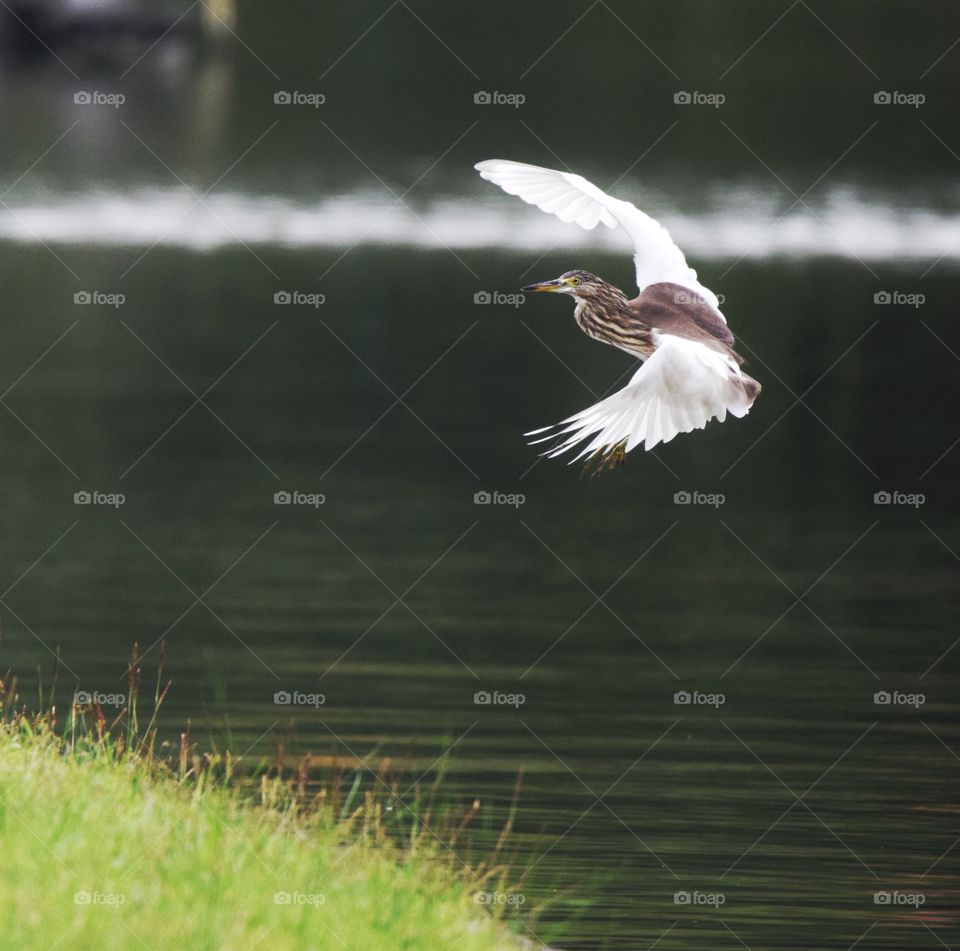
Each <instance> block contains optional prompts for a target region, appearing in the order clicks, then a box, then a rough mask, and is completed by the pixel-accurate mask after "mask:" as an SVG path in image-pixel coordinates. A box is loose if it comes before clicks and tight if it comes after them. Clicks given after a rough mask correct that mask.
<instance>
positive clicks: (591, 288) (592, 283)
mask: <svg viewBox="0 0 960 951" xmlns="http://www.w3.org/2000/svg"><path fill="white" fill-rule="evenodd" d="M523 290H525V291H542V292H549V293H553V294H569V295H570V296H571V297H574V298H576V300H577V301H591V300H596V299H598V298H602V297H604V298H605V297H607V296H609V294H610V292H611V291H616V288H615V287H613V285H612V284H608V283H607V282H606V281H605V280H603V278H600V277H597V275H596V274H591V273H590V272H589V271H567V272H566V274H561V275H560V276H559V277H558V278H556V279H555V280H553V281H541V282H539V283H538V284H528V285H527V286H526V287H525V288H523Z"/></svg>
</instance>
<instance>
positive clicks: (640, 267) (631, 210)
mask: <svg viewBox="0 0 960 951" xmlns="http://www.w3.org/2000/svg"><path fill="white" fill-rule="evenodd" d="M476 167H477V169H478V170H479V172H480V174H481V175H482V176H483V177H484V178H486V179H488V180H489V181H492V182H494V183H495V184H497V185H499V186H500V187H501V188H503V189H504V191H506V192H508V193H510V194H513V195H517V196H519V197H520V198H522V199H523V200H524V201H526V202H528V203H530V204H536V205H537V206H538V207H540V208H541V209H542V210H544V211H547V212H550V213H552V214H555V215H557V216H558V217H559V218H560V219H561V220H563V221H575V222H577V223H578V224H580V225H581V226H582V227H585V228H594V227H596V225H597V224H598V223H600V222H603V223H604V224H605V225H607V226H608V227H617V226H620V227H622V228H623V229H624V230H625V231H626V232H627V234H628V235H629V236H630V238H631V239H632V241H633V245H634V263H635V266H636V271H637V284H638V286H639V289H640V293H639V294H638V296H637V297H635V298H633V299H630V298H628V297H627V295H626V294H625V293H624V292H623V291H621V290H620V289H619V288H618V287H615V286H614V285H613V284H610V283H608V282H607V281H604V280H603V279H602V278H599V277H597V276H596V275H594V274H591V273H590V272H588V271H580V270H577V271H568V272H567V273H565V274H563V275H561V276H560V277H559V278H557V279H556V280H553V281H544V282H541V283H539V284H533V285H531V286H529V287H527V288H524V290H531V291H551V292H555V293H564V294H569V295H570V296H572V297H573V298H574V299H575V300H576V307H575V309H574V316H575V319H576V321H577V324H578V325H579V327H580V328H581V330H583V332H584V333H586V334H587V335H588V336H589V337H592V338H593V339H595V340H599V341H600V342H601V343H606V344H610V345H611V346H614V347H617V348H619V349H621V350H624V351H626V352H627V353H630V354H631V355H633V356H636V357H639V358H640V360H641V361H643V363H642V365H641V367H640V369H639V370H638V371H637V372H636V373H635V374H634V375H633V377H632V378H631V380H630V382H629V383H628V384H627V386H626V387H624V388H623V389H622V390H619V391H618V392H616V393H614V394H613V395H612V396H609V397H607V398H606V399H604V400H601V401H600V402H599V403H597V404H595V405H594V406H591V407H589V408H588V409H586V410H584V411H583V412H581V413H577V414H576V415H575V416H571V417H569V418H568V419H565V420H563V422H561V423H560V424H558V427H547V429H545V430H535V431H534V432H532V433H528V435H531V436H533V435H538V436H540V437H541V438H540V439H537V440H535V442H542V441H545V440H548V439H551V438H555V437H559V438H560V441H559V444H558V445H556V446H554V447H553V448H551V449H550V450H548V452H547V453H546V454H547V455H549V456H555V455H558V454H560V453H562V452H565V451H567V450H568V449H572V448H573V447H574V446H576V445H577V444H579V443H581V442H583V441H584V440H587V439H589V437H591V436H592V437H593V438H592V439H590V441H589V442H588V443H587V445H586V447H585V448H582V449H581V450H580V453H579V454H578V455H577V456H576V457H575V458H581V457H582V456H585V455H586V456H589V458H590V459H591V460H592V461H599V462H600V463H601V464H602V465H607V464H609V463H611V462H613V463H619V462H622V460H623V457H624V455H625V454H626V453H627V452H629V451H630V450H631V449H633V448H635V447H636V446H638V445H640V444H641V443H643V444H644V446H645V447H646V448H647V449H651V448H653V447H654V446H655V445H657V444H658V443H661V442H669V440H671V439H673V437H674V436H676V435H677V433H681V432H690V431H691V430H693V429H701V428H703V427H704V426H705V425H706V424H707V422H708V421H709V420H711V419H714V418H717V419H719V420H720V421H721V422H722V421H723V420H724V419H725V418H726V414H727V412H730V413H732V414H733V415H735V416H745V415H746V414H747V413H748V412H749V410H750V407H751V406H752V405H753V401H754V399H756V397H757V394H758V393H759V392H760V384H759V383H757V381H756V380H754V379H752V378H751V377H749V376H747V375H746V374H745V373H743V372H742V371H741V369H740V365H741V364H742V363H743V358H742V357H740V356H739V354H737V353H736V351H735V350H734V349H733V343H734V338H733V334H732V333H731V332H730V328H729V327H728V326H727V321H726V318H725V317H724V316H723V314H722V313H721V312H720V309H719V302H718V300H717V297H716V295H715V294H714V293H713V292H712V291H710V290H708V289H707V288H706V287H704V286H703V285H702V284H701V283H700V282H699V281H698V280H697V272H696V271H694V270H693V268H691V267H689V266H688V265H687V262H686V260H685V258H684V256H683V252H682V251H681V250H680V249H679V248H678V247H677V246H676V245H675V244H674V243H673V241H672V240H671V238H670V235H669V234H668V233H667V231H666V229H664V228H663V227H661V226H660V225H659V224H658V223H657V222H656V221H654V220H653V219H652V218H650V217H649V216H648V215H645V214H644V213H643V212H642V211H639V210H638V209H637V208H635V207H634V206H633V205H631V204H630V203H629V202H625V201H621V200H619V199H616V198H612V197H611V196H609V195H606V194H605V193H604V192H602V191H600V189H599V188H597V187H596V186H595V185H592V184H591V183H590V182H588V181H587V180H586V179H584V178H581V177H580V176H579V175H574V174H572V173H570V172H557V171H552V170H550V169H543V168H538V167H537V166H533V165H523V164H521V163H518V162H506V161H500V160H493V161H488V162H480V163H479V164H478V165H477V166H476ZM548 430H553V432H550V433H548V435H545V436H544V435H543V433H547V432H548Z"/></svg>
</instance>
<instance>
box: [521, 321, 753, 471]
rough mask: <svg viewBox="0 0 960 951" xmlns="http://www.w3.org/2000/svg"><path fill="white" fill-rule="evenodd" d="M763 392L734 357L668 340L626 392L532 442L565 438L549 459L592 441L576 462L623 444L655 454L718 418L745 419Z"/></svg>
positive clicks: (691, 343) (540, 431)
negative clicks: (729, 415) (665, 444)
mask: <svg viewBox="0 0 960 951" xmlns="http://www.w3.org/2000/svg"><path fill="white" fill-rule="evenodd" d="M759 392H760V384H759V383H757V382H756V380H753V379H751V378H750V377H749V376H746V375H745V374H743V373H741V372H740V367H739V366H738V365H737V363H736V361H735V360H734V359H733V357H731V356H728V355H727V354H724V353H721V352H719V351H718V350H714V349H712V348H710V347H708V346H705V345H704V344H702V343H698V342H697V341H695V340H687V339H684V338H682V337H674V336H672V335H670V334H663V335H662V336H661V338H660V345H659V346H658V347H657V349H656V350H655V351H654V353H653V355H652V356H650V357H649V358H648V359H647V360H646V362H645V363H644V364H643V365H642V366H641V367H640V369H639V370H638V371H637V372H636V373H635V374H634V375H633V377H632V378H631V380H630V382H629V383H628V384H627V385H626V386H625V387H624V388H623V389H622V390H619V391H618V392H616V393H614V394H613V395H612V396H608V397H607V398H606V399H604V400H601V401H600V402H599V403H597V404H595V405H594V406H591V407H589V408H588V409H585V410H584V411H583V412H582V413H577V414H576V415H575V416H571V417H570V418H569V419H565V420H563V422H561V423H558V424H557V426H548V427H547V428H546V429H538V430H535V431H534V432H532V433H527V435H528V436H537V435H540V438H539V439H535V440H533V442H545V441H546V440H548V439H552V438H555V437H560V438H561V442H560V443H559V445H557V446H554V447H553V448H551V449H550V450H548V451H547V452H546V453H545V455H548V456H557V455H559V454H560V453H562V452H566V451H567V450H568V449H572V448H573V447H574V446H576V445H577V444H578V443H581V442H583V441H584V440H585V439H589V438H590V437H591V436H593V439H592V440H590V442H589V443H587V445H586V446H585V447H584V448H583V449H581V451H580V453H579V454H578V455H577V456H575V457H574V458H573V460H571V461H573V462H575V461H576V460H577V459H579V458H581V457H582V456H585V455H588V454H591V453H594V452H601V453H602V452H605V451H607V450H609V449H612V448H613V447H614V446H616V445H617V444H618V443H620V442H623V441H624V440H626V443H627V445H626V450H627V452H629V451H630V450H631V449H633V448H635V447H636V446H638V445H639V444H640V443H643V444H644V446H645V448H647V449H652V448H653V447H654V446H656V445H657V444H658V443H661V442H669V441H670V440H671V439H673V437H674V436H676V435H677V433H689V432H691V431H692V430H694V429H703V427H704V426H706V424H707V423H708V422H709V421H710V420H711V419H713V418H714V417H716V418H717V419H719V420H720V422H723V421H724V419H726V416H727V412H730V413H733V415H734V416H746V414H747V413H748V412H749V411H750V407H751V406H752V405H753V401H754V399H755V398H756V396H757V394H758V393H759ZM548 430H554V432H548ZM544 433H547V435H542V434H544Z"/></svg>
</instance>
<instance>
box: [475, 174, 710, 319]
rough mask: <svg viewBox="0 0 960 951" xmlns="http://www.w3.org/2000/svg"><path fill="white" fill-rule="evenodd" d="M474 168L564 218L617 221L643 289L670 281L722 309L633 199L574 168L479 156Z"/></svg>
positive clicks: (584, 222)
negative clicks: (562, 169) (610, 192)
mask: <svg viewBox="0 0 960 951" xmlns="http://www.w3.org/2000/svg"><path fill="white" fill-rule="evenodd" d="M474 168H476V170H477V171H478V172H479V173H480V177H481V178H485V179H486V180H487V181H488V182H493V183H494V185H499V186H500V187H501V188H502V189H503V190H504V191H505V192H506V193H507V194H508V195H516V196H517V197H518V198H522V199H523V200H524V201H525V202H526V203H527V204H528V205H536V206H537V207H538V208H540V209H541V210H542V211H546V212H549V213H550V214H551V215H556V216H557V217H558V218H559V219H560V220H561V221H567V222H570V221H575V222H576V223H577V224H578V225H580V226H581V227H582V228H587V229H588V230H591V229H593V228H595V227H596V226H597V223H598V222H603V224H605V225H606V226H607V227H608V228H616V227H617V225H619V226H620V227H621V228H623V230H624V231H626V233H627V235H628V236H629V238H630V240H631V242H632V243H633V263H634V265H635V267H636V269H637V287H638V288H639V289H640V290H641V291H642V290H643V289H644V288H645V287H648V286H649V285H650V284H658V283H660V282H661V281H670V282H672V283H674V284H680V285H681V286H682V287H687V288H689V289H690V290H692V291H695V292H696V293H697V294H698V295H700V297H702V298H703V299H704V300H705V301H706V302H707V303H708V304H710V305H711V306H712V307H713V308H714V309H715V310H716V311H717V313H718V314H720V309H719V306H718V302H717V295H716V294H714V293H713V291H711V290H709V289H708V288H706V287H704V286H703V285H702V284H701V283H700V282H699V281H698V280H697V272H696V271H695V270H694V269H693V268H692V267H690V265H688V264H687V261H686V258H684V256H683V252H682V251H681V250H680V249H679V248H678V247H677V246H676V245H675V244H674V243H673V239H672V238H671V237H670V232H668V231H667V229H666V228H664V227H663V225H661V224H658V223H657V222H656V221H654V219H653V218H651V217H650V216H649V215H645V214H644V213H643V212H642V211H640V209H639V208H635V207H634V206H633V205H631V204H630V202H628V201H621V200H620V199H619V198H611V197H610V195H607V194H606V193H605V192H602V191H600V189H599V188H597V186H596V185H594V184H592V183H591V182H588V181H587V180H586V179H585V178H583V177H582V176H580V175H574V174H573V173H572V172H557V171H553V170H552V169H549V168H540V167H539V166H536V165H525V164H523V163H522V162H508V161H505V160H503V159H490V160H488V161H486V162H478V163H477V164H476V165H475V166H474ZM720 316H721V317H723V314H720Z"/></svg>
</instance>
